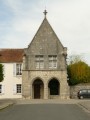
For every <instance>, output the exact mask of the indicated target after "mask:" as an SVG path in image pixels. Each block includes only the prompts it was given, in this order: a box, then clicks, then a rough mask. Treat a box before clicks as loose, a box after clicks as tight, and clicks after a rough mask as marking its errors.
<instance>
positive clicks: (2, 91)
mask: <svg viewBox="0 0 90 120" xmlns="http://www.w3.org/2000/svg"><path fill="white" fill-rule="evenodd" d="M4 88H5V87H4V85H1V84H0V94H4Z"/></svg>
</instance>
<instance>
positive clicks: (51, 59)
mask: <svg viewBox="0 0 90 120" xmlns="http://www.w3.org/2000/svg"><path fill="white" fill-rule="evenodd" d="M48 57H49V68H50V69H52V68H53V69H56V68H57V55H49V56H48Z"/></svg>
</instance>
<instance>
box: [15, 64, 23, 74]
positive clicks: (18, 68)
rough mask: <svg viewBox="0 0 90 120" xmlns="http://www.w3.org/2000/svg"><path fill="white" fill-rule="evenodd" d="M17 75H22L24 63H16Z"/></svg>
mask: <svg viewBox="0 0 90 120" xmlns="http://www.w3.org/2000/svg"><path fill="white" fill-rule="evenodd" d="M16 75H22V64H20V63H17V64H16Z"/></svg>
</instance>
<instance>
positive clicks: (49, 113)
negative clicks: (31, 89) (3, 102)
mask: <svg viewBox="0 0 90 120" xmlns="http://www.w3.org/2000/svg"><path fill="white" fill-rule="evenodd" d="M0 120H90V113H87V112H85V111H84V110H83V109H82V108H81V107H79V106H78V105H75V104H22V105H13V106H11V107H8V108H6V109H3V110H0Z"/></svg>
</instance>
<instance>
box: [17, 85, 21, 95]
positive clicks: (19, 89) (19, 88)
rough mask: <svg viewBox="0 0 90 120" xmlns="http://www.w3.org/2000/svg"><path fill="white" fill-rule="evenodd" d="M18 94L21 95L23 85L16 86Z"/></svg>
mask: <svg viewBox="0 0 90 120" xmlns="http://www.w3.org/2000/svg"><path fill="white" fill-rule="evenodd" d="M16 93H21V84H17V85H16Z"/></svg>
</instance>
